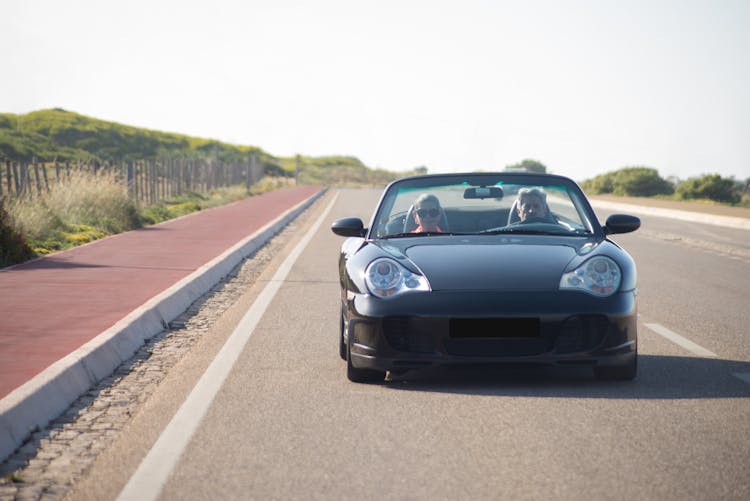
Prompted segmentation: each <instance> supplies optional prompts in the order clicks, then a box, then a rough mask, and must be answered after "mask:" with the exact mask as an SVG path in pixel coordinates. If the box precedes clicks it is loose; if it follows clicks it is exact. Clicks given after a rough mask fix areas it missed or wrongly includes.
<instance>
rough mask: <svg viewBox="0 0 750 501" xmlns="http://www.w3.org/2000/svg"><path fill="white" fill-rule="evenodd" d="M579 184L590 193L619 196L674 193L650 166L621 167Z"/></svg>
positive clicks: (667, 183)
mask: <svg viewBox="0 0 750 501" xmlns="http://www.w3.org/2000/svg"><path fill="white" fill-rule="evenodd" d="M581 185H582V187H583V189H584V190H586V191H588V192H589V193H592V194H603V193H612V194H614V195H621V196H632V197H651V196H654V195H671V194H672V193H674V187H673V186H672V184H671V183H670V182H669V181H667V180H665V179H663V178H661V177H660V176H659V173H658V172H657V170H656V169H653V168H650V167H623V168H622V169H620V170H616V171H614V172H608V173H606V174H601V175H599V176H596V177H595V178H594V179H590V180H587V181H584V182H583V183H581Z"/></svg>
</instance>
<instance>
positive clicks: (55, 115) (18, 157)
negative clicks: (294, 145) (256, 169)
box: [0, 108, 404, 185]
mask: <svg viewBox="0 0 750 501" xmlns="http://www.w3.org/2000/svg"><path fill="white" fill-rule="evenodd" d="M253 153H254V154H256V155H257V158H258V160H259V161H260V162H262V163H263V164H264V165H265V167H266V172H267V173H270V174H281V175H287V176H292V175H294V173H295V169H296V167H297V158H296V157H292V158H289V157H286V158H285V157H277V156H274V155H272V154H270V153H267V152H265V151H263V150H262V149H261V148H259V147H256V146H242V145H235V144H229V143H223V142H221V141H216V140H212V139H202V138H197V137H191V136H186V135H182V134H175V133H171V132H161V131H156V130H149V129H143V128H139V127H132V126H128V125H122V124H118V123H115V122H107V121H104V120H99V119H96V118H91V117H87V116H84V115H80V114H78V113H73V112H70V111H66V110H63V109H59V108H55V109H51V110H39V111H33V112H31V113H27V114H25V115H15V114H11V113H0V160H1V159H2V158H6V159H10V160H14V161H26V162H30V161H31V160H32V159H33V158H36V159H37V160H39V161H40V162H51V161H54V160H55V159H56V160H58V161H77V160H81V161H100V162H107V161H114V162H119V161H130V160H156V159H164V158H183V159H196V160H209V159H210V160H213V159H218V160H220V161H222V162H226V163H232V162H245V161H247V159H248V158H249V156H250V154H253ZM299 165H300V175H299V178H300V181H301V182H308V183H310V182H312V183H322V184H326V185H341V184H348V185H362V184H380V185H382V184H385V183H387V182H388V181H390V180H392V179H395V178H396V177H400V176H401V175H404V174H403V173H400V174H396V173H393V172H389V171H385V170H382V169H370V168H369V167H367V166H366V165H364V164H363V163H362V162H361V161H360V160H359V159H357V158H355V157H352V156H325V157H308V156H301V157H299Z"/></svg>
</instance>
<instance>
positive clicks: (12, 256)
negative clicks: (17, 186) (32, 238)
mask: <svg viewBox="0 0 750 501" xmlns="http://www.w3.org/2000/svg"><path fill="white" fill-rule="evenodd" d="M32 257H34V252H33V251H32V250H31V248H30V247H29V245H28V244H27V243H26V239H25V238H24V237H23V235H22V234H21V232H20V231H19V230H18V229H17V228H16V226H15V223H14V222H13V221H11V217H10V214H9V213H8V211H7V210H5V205H4V204H3V200H2V199H1V198H0V267H5V266H10V265H11V264H16V263H22V262H24V261H27V260H29V259H31V258H32Z"/></svg>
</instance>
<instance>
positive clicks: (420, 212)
mask: <svg viewBox="0 0 750 501" xmlns="http://www.w3.org/2000/svg"><path fill="white" fill-rule="evenodd" d="M442 215H443V211H442V209H441V208H440V200H438V197H436V196H435V195H432V194H429V193H425V194H423V195H420V196H419V198H417V199H416V200H415V201H414V222H415V223H417V227H416V228H415V229H413V230H412V233H426V232H435V233H442V232H443V230H442V229H441V228H440V226H439V223H440V219H441V218H442Z"/></svg>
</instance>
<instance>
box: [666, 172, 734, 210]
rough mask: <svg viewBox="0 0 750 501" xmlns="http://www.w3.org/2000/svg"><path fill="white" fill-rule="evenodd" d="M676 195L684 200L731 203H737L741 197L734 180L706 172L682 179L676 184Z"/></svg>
mask: <svg viewBox="0 0 750 501" xmlns="http://www.w3.org/2000/svg"><path fill="white" fill-rule="evenodd" d="M677 196H678V197H679V198H682V199H685V200H690V199H707V200H714V201H716V202H725V203H731V204H736V203H739V201H740V199H741V198H742V195H741V193H740V192H739V190H737V187H736V184H735V181H734V180H733V179H730V178H722V177H721V176H720V175H719V174H707V175H705V176H702V177H696V178H690V179H688V180H687V181H683V182H682V183H680V184H678V185H677Z"/></svg>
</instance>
